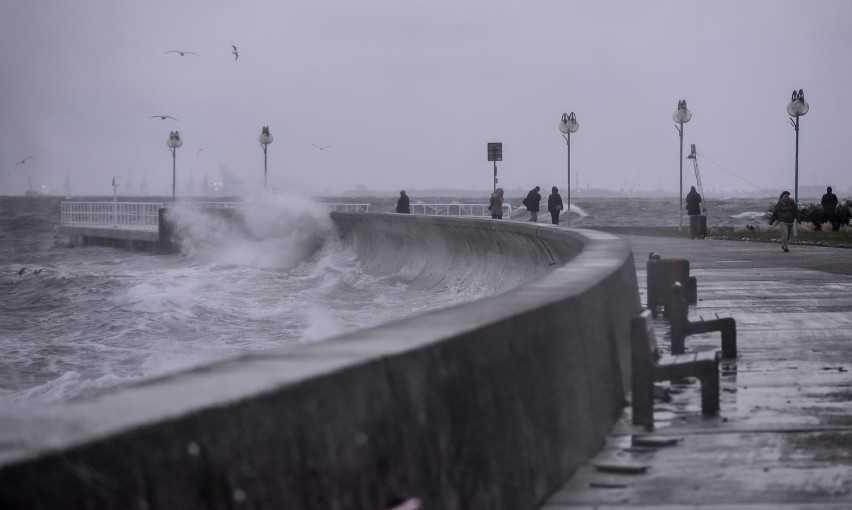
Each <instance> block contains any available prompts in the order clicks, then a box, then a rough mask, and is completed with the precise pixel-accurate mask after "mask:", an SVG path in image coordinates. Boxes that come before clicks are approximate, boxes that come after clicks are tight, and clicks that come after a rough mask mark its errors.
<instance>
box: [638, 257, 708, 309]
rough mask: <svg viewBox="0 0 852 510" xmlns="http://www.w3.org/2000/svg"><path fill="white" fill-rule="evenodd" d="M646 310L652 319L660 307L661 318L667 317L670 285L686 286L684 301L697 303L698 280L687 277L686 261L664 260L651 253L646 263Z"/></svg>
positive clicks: (670, 299) (669, 305) (669, 303)
mask: <svg viewBox="0 0 852 510" xmlns="http://www.w3.org/2000/svg"><path fill="white" fill-rule="evenodd" d="M646 267H647V280H648V281H647V283H648V285H647V290H648V308H650V309H651V313H652V314H653V315H654V317H656V316H657V308H658V307H660V306H662V307H664V309H663V316H664V317H668V316H669V314H670V312H671V310H670V308H671V302H672V299H673V296H672V290H671V289H672V284H673V283H675V282H681V284H683V285H684V286H686V300H687V302H688V303H690V304H693V305H694V304H696V303H698V280H697V279H696V278H695V277H694V276H689V261H688V260H686V259H664V258H661V257H660V255H659V254H657V253H654V252H651V253H650V254H649V255H648V263H647V266H646Z"/></svg>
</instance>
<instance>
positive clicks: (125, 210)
mask: <svg viewBox="0 0 852 510" xmlns="http://www.w3.org/2000/svg"><path fill="white" fill-rule="evenodd" d="M162 207H163V204H162V203H150V202H62V210H61V216H60V218H61V223H62V224H63V225H69V226H94V227H97V226H110V227H121V228H123V229H132V230H158V229H159V215H158V211H159V210H160V208H162Z"/></svg>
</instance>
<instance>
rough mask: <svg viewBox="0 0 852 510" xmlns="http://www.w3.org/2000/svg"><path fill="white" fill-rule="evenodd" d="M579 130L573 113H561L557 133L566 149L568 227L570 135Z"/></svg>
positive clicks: (568, 209) (569, 220)
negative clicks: (560, 133) (560, 135)
mask: <svg viewBox="0 0 852 510" xmlns="http://www.w3.org/2000/svg"><path fill="white" fill-rule="evenodd" d="M578 129H580V124H578V123H577V117H576V116H575V115H574V112H571V113H563V114H562V120H561V121H559V131H561V132H562V138H564V139H565V145H566V146H567V147H568V188H567V193H568V194H567V195H566V196H567V197H568V207H567V208H566V209H565V217H566V219H567V220H568V226H569V227H570V226H571V133H576V132H577V130H578Z"/></svg>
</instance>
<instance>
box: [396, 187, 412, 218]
mask: <svg viewBox="0 0 852 510" xmlns="http://www.w3.org/2000/svg"><path fill="white" fill-rule="evenodd" d="M396 212H398V213H402V214H411V207H410V206H409V201H408V195H406V194H405V190H402V191H400V192H399V200H397V201H396Z"/></svg>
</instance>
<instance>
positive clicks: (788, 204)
mask: <svg viewBox="0 0 852 510" xmlns="http://www.w3.org/2000/svg"><path fill="white" fill-rule="evenodd" d="M798 219H799V206H798V205H796V201H795V200H793V199H792V198H790V192H789V191H786V190H785V191H782V192H781V197H780V198H779V199H778V203H777V204H775V208H774V209H773V210H772V216H771V217H770V218H769V224H770V225H772V224H773V223H775V222H776V221H777V222H778V224H779V225H780V227H781V249H782V250H784V251H785V252H787V251H790V250H789V249H788V248H787V240H788V239H789V238H790V231H791V230H792V229H793V223H794V222H795V221H797V220H798Z"/></svg>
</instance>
